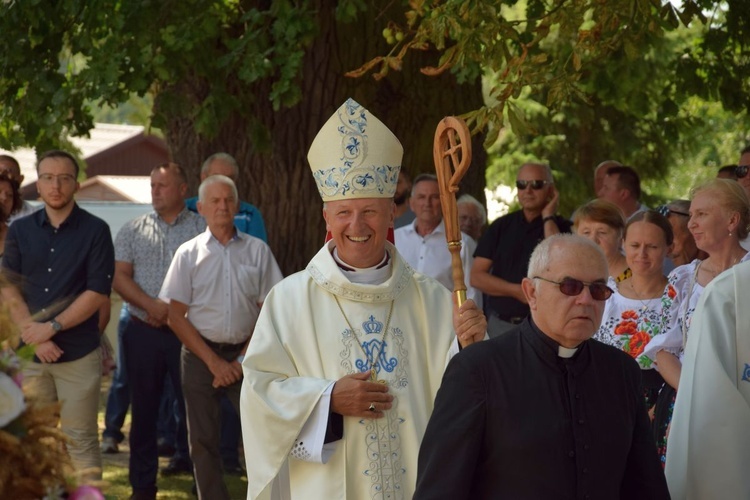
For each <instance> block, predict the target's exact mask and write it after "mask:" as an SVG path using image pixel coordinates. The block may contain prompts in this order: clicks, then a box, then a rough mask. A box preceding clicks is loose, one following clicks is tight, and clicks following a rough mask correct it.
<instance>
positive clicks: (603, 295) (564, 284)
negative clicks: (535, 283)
mask: <svg viewBox="0 0 750 500" xmlns="http://www.w3.org/2000/svg"><path fill="white" fill-rule="evenodd" d="M534 279H535V280H542V281H546V282H547V283H554V284H555V285H558V286H559V287H560V291H561V292H562V293H563V294H565V295H569V296H570V297H575V296H576V295H579V294H580V293H581V292H582V291H583V287H585V286H587V287H589V293H591V297H593V299H594V300H607V299H608V298H610V297H611V296H612V293H613V292H612V289H611V288H610V287H608V286H607V285H605V284H604V283H584V282H583V281H580V280H577V279H573V278H563V280H562V281H552V280H548V279H547V278H542V277H541V276H534Z"/></svg>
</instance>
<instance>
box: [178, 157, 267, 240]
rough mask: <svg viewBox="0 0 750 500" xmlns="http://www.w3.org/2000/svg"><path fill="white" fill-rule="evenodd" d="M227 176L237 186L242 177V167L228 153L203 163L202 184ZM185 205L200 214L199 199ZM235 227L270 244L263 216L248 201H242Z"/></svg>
mask: <svg viewBox="0 0 750 500" xmlns="http://www.w3.org/2000/svg"><path fill="white" fill-rule="evenodd" d="M216 174H219V175H226V176H227V177H229V178H230V179H232V181H233V182H234V183H235V184H236V183H237V178H238V177H239V175H240V167H239V165H237V160H235V159H234V157H232V155H229V154H227V153H214V154H212V155H211V156H209V157H208V158H206V161H204V162H203V166H202V167H201V182H203V181H205V180H206V178H207V177H210V176H212V175H216ZM185 205H186V206H187V208H188V210H190V211H191V212H196V213H197V212H198V197H197V196H195V197H193V198H188V199H187V200H185ZM234 227H236V228H237V229H238V230H239V231H242V232H243V233H247V234H249V235H250V236H255V237H256V238H260V239H261V240H263V241H265V242H266V243H268V236H267V235H266V225H265V223H264V222H263V216H262V215H261V214H260V210H258V208H257V207H255V205H252V204H250V203H248V202H246V201H240V209H239V211H238V212H237V214H236V215H235V216H234Z"/></svg>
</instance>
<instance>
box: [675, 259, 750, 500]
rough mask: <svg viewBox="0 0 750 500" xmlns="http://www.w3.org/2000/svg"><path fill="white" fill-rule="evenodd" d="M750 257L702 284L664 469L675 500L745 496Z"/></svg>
mask: <svg viewBox="0 0 750 500" xmlns="http://www.w3.org/2000/svg"><path fill="white" fill-rule="evenodd" d="M748 300H750V262H746V263H741V264H738V265H736V266H734V267H733V268H732V269H730V270H728V271H726V272H724V273H723V274H721V275H719V276H718V277H717V278H715V279H714V280H713V281H712V282H711V283H709V285H708V286H707V287H706V290H705V291H704V292H703V295H702V296H701V299H700V301H699V303H698V307H697V308H696V310H695V313H694V315H693V320H692V323H691V325H690V332H689V333H690V340H689V341H688V342H687V347H686V349H685V357H684V360H683V364H682V375H681V376H680V387H679V390H678V391H677V400H676V401H675V407H674V416H673V418H672V428H671V431H670V434H669V445H668V447H667V464H666V469H665V473H666V476H667V483H668V484H669V491H670V494H671V495H672V498H673V499H674V500H703V499H706V500H709V499H711V500H712V499H716V498H737V499H739V498H743V499H747V498H750V470H749V469H748V464H750V308H749V307H748V306H747V304H748Z"/></svg>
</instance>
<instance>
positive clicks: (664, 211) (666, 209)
mask: <svg viewBox="0 0 750 500" xmlns="http://www.w3.org/2000/svg"><path fill="white" fill-rule="evenodd" d="M656 211H657V212H659V213H660V214H662V215H663V216H664V217H669V214H676V215H683V216H685V217H690V214H688V213H685V212H680V211H679V210H672V209H671V208H669V207H668V206H667V205H659V206H658V207H656Z"/></svg>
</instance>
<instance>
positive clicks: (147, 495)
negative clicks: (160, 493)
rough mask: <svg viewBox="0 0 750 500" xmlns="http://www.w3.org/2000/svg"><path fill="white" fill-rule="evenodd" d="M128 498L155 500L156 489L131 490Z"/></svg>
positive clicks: (133, 499) (132, 499)
mask: <svg viewBox="0 0 750 500" xmlns="http://www.w3.org/2000/svg"><path fill="white" fill-rule="evenodd" d="M130 500H156V490H155V489H154V490H133V494H132V495H130Z"/></svg>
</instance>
